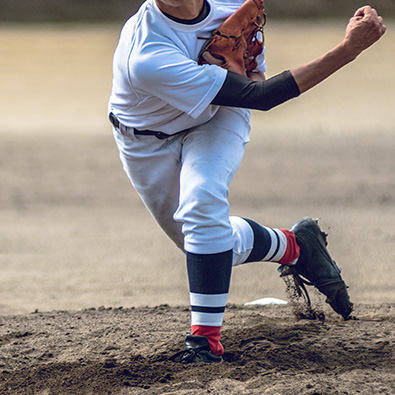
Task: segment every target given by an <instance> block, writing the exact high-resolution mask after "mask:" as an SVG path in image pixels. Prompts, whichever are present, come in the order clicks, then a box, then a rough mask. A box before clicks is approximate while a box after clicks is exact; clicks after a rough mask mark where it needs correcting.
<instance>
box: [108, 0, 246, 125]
mask: <svg viewBox="0 0 395 395" xmlns="http://www.w3.org/2000/svg"><path fill="white" fill-rule="evenodd" d="M243 1H244V0H239V1H226V0H225V1H224V0H222V1H215V0H208V2H209V4H210V12H209V14H208V16H207V17H206V18H205V19H204V20H203V21H201V22H200V23H197V24H193V25H187V24H181V23H177V22H174V21H173V20H171V19H169V18H167V17H166V16H164V15H163V14H162V13H161V12H160V10H159V9H158V8H157V6H156V4H155V2H154V0H148V1H146V2H145V3H144V4H143V5H142V6H141V8H140V10H139V11H138V12H137V13H136V14H135V15H134V16H133V17H132V18H130V19H129V20H128V21H127V22H126V24H125V25H124V27H123V29H122V32H121V36H120V41H119V44H118V47H117V49H116V52H115V55H114V79H113V94H112V97H111V99H110V102H111V103H110V104H112V105H113V106H115V107H117V109H118V111H120V112H125V113H126V112H127V113H128V114H129V118H130V126H131V124H132V123H133V126H134V127H137V128H143V127H144V128H145V127H146V126H147V125H151V126H150V128H151V129H155V128H159V129H160V124H161V123H163V122H166V120H168V121H171V120H174V119H176V118H177V117H184V118H185V114H182V111H180V110H178V109H176V108H174V107H172V106H170V105H169V104H168V103H166V101H165V100H161V99H160V98H158V97H157V96H155V95H152V94H151V92H150V91H149V89H142V88H141V87H139V86H138V83H136V81H135V80H133V78H132V74H133V68H134V67H138V65H139V62H151V63H152V62H155V59H158V57H155V56H152V55H153V54H158V53H160V52H161V51H162V50H163V49H164V48H167V49H168V48H169V47H170V46H171V47H172V49H173V50H174V51H179V52H180V53H182V54H183V55H184V56H185V57H186V58H189V59H192V60H196V59H197V58H198V55H199V53H200V51H201V48H202V47H203V45H204V44H205V40H204V38H208V37H210V35H211V33H212V31H213V30H215V29H216V28H217V27H218V26H219V25H220V24H221V23H222V21H223V20H224V19H226V18H227V17H228V16H229V15H230V14H232V13H233V12H234V11H235V10H236V9H237V8H238V7H239V6H240V5H241V4H242V3H243ZM164 56H166V55H164ZM162 59H163V58H161V60H162ZM167 61H168V62H171V61H172V59H167ZM151 63H150V67H151V66H152V64H151ZM159 67H160V66H159ZM172 72H174V68H173V69H172ZM192 91H193V86H191V90H190V91H189V93H188V92H187V93H186V94H189V95H190V94H192ZM213 113H215V111H214V109H208V110H207V111H206V112H205V113H204V114H202V116H203V118H202V119H201V120H198V121H194V120H192V119H191V120H190V121H191V122H192V123H196V124H198V123H199V122H205V121H207V120H208V119H210V117H211V116H212V115H213ZM148 116H149V117H150V122H147V119H145V121H142V117H148ZM139 120H140V121H141V123H139ZM184 121H185V119H184ZM192 126H193V125H192Z"/></svg>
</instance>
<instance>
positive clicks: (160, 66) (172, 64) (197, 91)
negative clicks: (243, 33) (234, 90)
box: [129, 43, 227, 118]
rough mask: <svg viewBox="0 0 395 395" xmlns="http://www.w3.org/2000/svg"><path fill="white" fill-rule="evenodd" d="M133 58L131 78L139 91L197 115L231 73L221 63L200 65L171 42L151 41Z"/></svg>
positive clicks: (130, 71)
mask: <svg viewBox="0 0 395 395" xmlns="http://www.w3.org/2000/svg"><path fill="white" fill-rule="evenodd" d="M131 59H132V60H131V61H129V79H130V83H131V84H132V85H133V87H134V89H135V90H136V92H139V91H141V92H145V93H148V94H149V95H153V96H156V97H158V98H160V99H161V100H163V101H164V102H166V103H168V104H170V105H171V106H173V107H175V108H177V109H179V110H180V111H182V112H185V113H187V114H188V115H190V116H191V117H193V118H198V117H199V115H201V114H202V113H203V111H204V110H205V109H206V108H207V106H209V105H210V103H211V101H212V100H213V99H214V97H215V96H216V95H217V93H218V92H219V90H220V89H221V87H222V85H223V83H224V81H225V79H226V74H227V72H226V70H224V69H221V68H220V67H217V66H212V65H203V66H199V65H198V64H197V63H196V62H195V61H194V60H192V59H189V58H188V57H187V56H186V55H185V54H183V53H182V51H180V50H178V49H177V48H176V47H175V46H172V45H171V44H167V45H166V44H162V45H160V46H158V45H157V44H155V43H152V44H147V45H145V46H144V48H142V50H141V51H140V53H139V54H138V56H137V57H133V54H132V56H131Z"/></svg>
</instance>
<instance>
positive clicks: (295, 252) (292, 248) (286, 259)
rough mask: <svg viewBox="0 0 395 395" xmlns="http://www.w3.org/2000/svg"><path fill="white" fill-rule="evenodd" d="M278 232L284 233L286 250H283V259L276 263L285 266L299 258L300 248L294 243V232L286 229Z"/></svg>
mask: <svg viewBox="0 0 395 395" xmlns="http://www.w3.org/2000/svg"><path fill="white" fill-rule="evenodd" d="M280 230H281V232H283V233H284V235H285V237H286V238H287V249H286V250H285V253H284V255H283V257H282V258H281V259H280V260H279V261H278V263H281V264H283V265H286V264H287V263H291V262H292V261H294V260H295V259H296V258H299V254H300V248H299V246H298V244H297V243H296V238H295V233H294V232H292V231H290V230H288V229H280Z"/></svg>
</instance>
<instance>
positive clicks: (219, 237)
mask: <svg viewBox="0 0 395 395" xmlns="http://www.w3.org/2000/svg"><path fill="white" fill-rule="evenodd" d="M247 1H255V2H256V1H258V0H247ZM243 3H244V0H147V1H145V2H144V3H143V4H142V6H141V7H140V9H139V10H138V12H137V13H136V14H135V15H134V16H132V17H131V18H130V19H129V20H128V21H127V22H126V24H125V25H124V27H123V29H122V32H121V35H120V39H119V44H118V46H117V49H116V51H115V55H114V60H113V73H114V75H113V88H112V94H111V98H110V101H109V114H110V120H111V122H112V125H113V132H114V136H115V140H116V143H117V146H118V149H119V152H120V158H121V161H122V164H123V167H124V170H125V171H126V173H127V175H128V177H129V179H130V181H131V182H132V184H133V186H134V188H135V189H136V191H137V192H138V194H139V195H140V197H141V199H142V201H143V202H144V204H145V205H146V207H147V209H148V210H149V211H150V213H151V214H152V215H153V217H154V218H155V220H156V221H157V222H158V224H159V225H160V226H161V228H162V229H163V230H164V232H165V233H166V234H167V235H168V236H169V237H170V239H171V240H172V241H173V242H174V243H175V244H176V245H177V246H178V247H179V248H180V249H181V250H182V251H183V252H184V253H185V255H186V263H187V272H188V279H189V288H190V303H191V334H190V335H188V336H187V338H186V339H185V342H184V349H185V351H183V352H182V355H181V356H180V362H182V363H191V362H206V363H210V362H221V361H222V355H223V353H224V348H223V346H222V344H221V342H220V336H221V326H222V321H223V316H224V311H225V306H226V303H227V298H228V292H229V283H230V277H231V270H232V267H233V266H236V265H242V264H246V263H248V262H258V261H266V262H277V263H279V265H281V267H283V268H284V269H286V270H291V271H292V270H294V271H296V272H298V273H299V274H300V275H302V276H304V277H305V278H306V279H307V280H309V281H311V282H312V283H313V284H314V285H315V286H316V287H317V288H318V289H319V290H320V291H321V292H322V293H323V294H324V295H326V297H327V302H328V303H329V304H330V305H331V306H332V308H333V309H334V310H335V311H336V312H337V313H339V314H340V315H342V316H343V317H344V318H347V317H348V316H349V314H350V313H351V310H352V304H351V302H350V300H349V297H348V293H347V290H346V286H345V284H344V282H343V280H342V278H341V275H340V271H339V269H338V268H337V266H336V264H335V263H334V262H333V260H332V259H331V257H330V255H329V253H328V251H327V249H326V240H325V235H324V234H323V233H322V232H321V230H320V228H319V227H318V224H317V221H315V220H312V219H311V218H305V219H303V220H301V221H299V222H297V223H296V224H295V225H294V227H292V228H291V229H290V230H287V229H277V228H269V227H265V226H263V225H260V224H258V223H257V222H255V221H253V220H251V219H246V218H242V217H235V216H234V217H230V216H229V203H228V187H229V184H230V182H231V180H232V178H233V176H234V175H235V173H236V171H237V169H238V167H239V164H240V162H241V160H242V157H243V153H244V149H245V146H246V144H247V143H248V141H249V137H248V136H249V131H250V109H258V110H269V109H270V108H272V107H274V106H276V105H278V104H281V103H283V102H285V101H287V100H289V99H291V98H294V97H297V96H299V95H300V94H301V93H303V92H305V91H307V90H308V89H310V88H312V87H313V86H315V85H317V84H318V83H320V82H321V81H323V80H324V79H325V78H327V77H328V76H330V75H331V74H333V73H334V72H335V71H337V70H338V69H340V68H341V67H343V66H344V65H346V64H347V63H349V62H351V61H353V60H354V59H355V58H356V57H357V56H358V55H359V54H360V53H361V52H362V51H363V50H365V49H366V48H368V47H369V46H370V45H372V44H373V43H374V42H375V41H377V40H378V39H379V38H380V37H381V36H382V35H383V34H384V32H385V30H386V27H385V25H383V20H382V18H381V17H379V16H378V15H377V12H376V11H375V10H374V9H372V8H371V7H369V6H365V7H362V8H360V9H359V10H358V11H357V12H356V13H355V15H354V16H353V17H352V18H351V20H350V22H349V25H348V26H347V29H346V33H345V37H344V39H343V40H342V41H341V43H339V45H337V46H336V47H335V48H333V49H332V50H330V51H329V52H327V53H325V54H324V55H323V56H321V57H320V58H318V59H316V60H314V61H312V62H310V63H307V64H305V65H302V66H300V67H296V68H293V69H291V70H287V71H285V72H283V73H281V74H279V75H277V76H275V77H273V78H270V79H268V80H266V81H265V77H264V72H265V70H266V67H265V57H264V51H262V53H261V54H260V55H259V56H258V57H257V67H256V69H255V70H253V71H252V72H249V73H247V76H244V75H240V74H237V73H235V72H232V71H230V70H227V69H226V68H223V67H220V66H218V64H203V65H199V64H198V62H197V59H198V57H199V54H200V52H201V50H202V48H203V46H204V44H205V41H204V40H202V39H201V38H202V37H206V38H207V37H210V35H211V32H212V31H213V30H215V29H216V28H217V27H218V26H219V25H220V24H221V23H222V22H223V21H224V20H226V19H227V18H228V17H230V16H231V15H232V14H233V13H235V12H236V11H237V10H238V9H239V7H240V6H242V5H243ZM207 59H208V62H209V63H217V62H216V61H211V60H212V59H210V56H208V57H207Z"/></svg>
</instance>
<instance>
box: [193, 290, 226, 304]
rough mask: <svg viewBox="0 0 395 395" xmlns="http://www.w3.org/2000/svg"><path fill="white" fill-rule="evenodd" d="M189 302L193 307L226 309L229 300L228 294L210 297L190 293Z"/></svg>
mask: <svg viewBox="0 0 395 395" xmlns="http://www.w3.org/2000/svg"><path fill="white" fill-rule="evenodd" d="M189 300H190V302H191V306H202V307H224V306H226V302H227V300H228V294H215V295H209V294H198V293H194V292H190V293H189Z"/></svg>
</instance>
